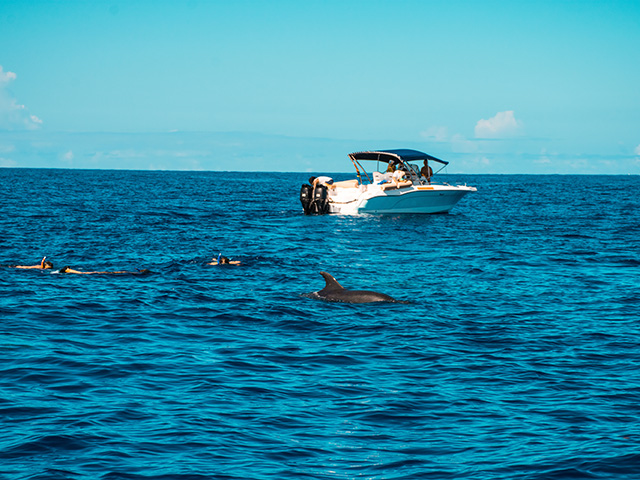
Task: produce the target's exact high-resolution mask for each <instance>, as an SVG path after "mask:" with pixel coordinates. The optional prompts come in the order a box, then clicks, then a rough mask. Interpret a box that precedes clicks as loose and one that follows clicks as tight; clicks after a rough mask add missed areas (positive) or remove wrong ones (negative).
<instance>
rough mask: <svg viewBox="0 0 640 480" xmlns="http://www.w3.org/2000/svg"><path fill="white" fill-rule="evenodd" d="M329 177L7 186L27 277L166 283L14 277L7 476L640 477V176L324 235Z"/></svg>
mask: <svg viewBox="0 0 640 480" xmlns="http://www.w3.org/2000/svg"><path fill="white" fill-rule="evenodd" d="M306 177H307V176H306V175H305V174H280V173H278V174H254V173H251V174H249V173H212V172H133V171H68V170H17V169H0V200H1V205H2V213H3V214H2V215H1V216H0V233H1V235H0V245H1V247H2V250H1V252H2V255H1V257H0V263H1V264H4V265H5V266H6V265H10V264H16V263H23V264H24V263H37V261H38V260H39V259H40V258H41V257H42V255H45V254H46V255H47V256H48V257H49V258H50V259H51V260H52V261H53V262H54V263H55V264H56V266H57V267H61V266H63V265H69V266H71V267H73V268H78V269H81V270H135V269H136V268H148V269H150V270H151V271H152V272H153V273H152V274H151V275H146V276H137V275H117V276H85V275H62V274H52V273H50V272H49V271H37V270H17V269H10V268H1V269H0V271H1V272H2V276H1V277H0V314H1V315H0V316H1V318H2V320H1V321H2V326H3V328H2V330H1V331H0V342H1V343H0V345H1V350H0V351H1V355H2V357H1V360H2V361H1V363H0V422H1V424H0V425H1V427H2V428H1V429H0V475H2V476H1V477H0V478H3V479H4V478H6V479H84V478H100V479H105V480H107V479H108V480H112V479H113V480H116V479H118V480H119V479H131V480H139V479H140V480H142V479H145V480H146V479H167V480H168V479H177V480H183V479H189V480H191V479H194V480H195V479H274V478H277V479H300V478H317V479H334V478H335V479H350V478H354V479H355V478H371V479H403V480H406V479H427V478H433V479H460V478H465V479H482V480H495V479H515V478H518V479H527V480H548V479H583V478H584V479H593V478H595V479H613V478H615V479H627V478H628V479H636V478H638V472H640V454H639V453H638V446H637V443H638V440H639V439H640V422H638V417H639V415H640V368H639V367H640V348H639V347H640V345H639V341H638V339H639V338H640V337H639V333H640V331H639V330H640V329H639V326H638V323H639V322H638V321H639V317H640V315H639V314H640V308H639V306H638V302H639V296H640V286H639V285H640V281H639V280H640V277H639V272H640V253H639V252H640V249H639V247H640V245H639V243H640V241H639V240H638V239H639V238H640V226H639V225H640V222H639V221H638V219H639V218H640V196H639V195H638V193H637V192H638V191H639V187H640V178H639V177H635V176H628V177H622V176H610V177H606V176H605V177H600V176H599V177H595V176H594V177H591V176H506V175H504V176H491V175H476V176H467V177H464V176H453V175H450V176H448V177H446V180H447V181H450V182H468V183H469V184H472V185H475V186H477V187H478V192H477V193H476V194H473V195H469V196H468V197H466V198H465V199H463V200H462V201H461V203H460V204H459V205H458V206H457V207H456V208H455V209H454V210H453V211H452V212H451V213H449V214H446V215H426V216H417V217H416V216H362V217H339V216H324V217H305V216H304V215H302V213H301V208H300V205H299V203H298V198H297V197H298V190H299V186H300V185H301V184H302V183H303V182H304V181H305V180H306ZM343 177H344V178H347V176H345V175H342V176H341V175H335V178H336V179H342V178H343ZM220 251H222V252H223V253H224V254H227V255H228V256H231V257H234V258H236V259H239V260H242V261H243V262H244V263H245V265H244V266H240V267H226V268H225V267H213V266H209V265H206V262H207V261H209V260H210V259H211V258H212V257H214V256H217V254H218V253H219V252H220ZM321 270H324V271H328V272H330V273H331V274H333V275H334V276H335V277H336V278H337V279H338V281H340V282H341V283H342V284H343V285H345V286H346V287H350V288H354V289H371V290H378V291H381V292H384V293H387V294H390V295H392V296H394V297H396V298H399V299H402V300H407V301H410V302H411V303H409V304H380V305H349V304H335V303H326V302H321V301H317V300H313V299H309V298H305V297H303V296H301V294H303V293H307V292H311V291H315V290H319V289H321V288H322V287H323V285H324V282H323V279H322V278H321V277H320V275H319V274H318V272H319V271H321Z"/></svg>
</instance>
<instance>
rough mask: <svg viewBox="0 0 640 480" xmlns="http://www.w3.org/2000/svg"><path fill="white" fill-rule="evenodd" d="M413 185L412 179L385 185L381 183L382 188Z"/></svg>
mask: <svg viewBox="0 0 640 480" xmlns="http://www.w3.org/2000/svg"><path fill="white" fill-rule="evenodd" d="M411 185H413V183H411V180H406V181H404V182H391V183H385V184H383V185H380V188H381V189H382V190H393V189H394V188H404V187H410V186H411Z"/></svg>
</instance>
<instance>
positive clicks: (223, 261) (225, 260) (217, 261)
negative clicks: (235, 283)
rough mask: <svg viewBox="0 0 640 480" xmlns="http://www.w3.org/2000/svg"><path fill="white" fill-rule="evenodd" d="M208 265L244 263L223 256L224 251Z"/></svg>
mask: <svg viewBox="0 0 640 480" xmlns="http://www.w3.org/2000/svg"><path fill="white" fill-rule="evenodd" d="M207 265H242V262H240V260H229V259H228V258H227V257H223V256H222V253H220V254H218V258H217V259H213V258H212V259H211V262H210V263H207Z"/></svg>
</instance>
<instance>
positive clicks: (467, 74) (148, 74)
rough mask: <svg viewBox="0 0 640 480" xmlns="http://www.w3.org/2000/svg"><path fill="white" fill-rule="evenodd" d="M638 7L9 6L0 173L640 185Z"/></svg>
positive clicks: (2, 22) (4, 5)
mask: <svg viewBox="0 0 640 480" xmlns="http://www.w3.org/2000/svg"><path fill="white" fill-rule="evenodd" d="M639 52H640V2H639V1H637V0H634V1H622V0H608V1H606V2H604V1H590V0H583V1H567V0H553V1H542V0H531V1H526V2H525V1H510V2H506V1H491V0H487V1H457V0H447V1H445V0H442V1H440V0H433V1H430V0H420V1H411V0H395V1H376V0H369V1H352V0H339V1H334V0H325V1H313V0H309V1H301V0H295V1H294V0H291V1H289V0H272V1H266V0H264V1H248V0H247V1H243V0H234V1H229V0H228V1H203V0H187V1H163V0H155V1H136V0H127V1H123V0H112V1H100V0H97V1H91V2H87V1H64V0H57V1H32V0H0V166H2V167H39V168H40V167H45V168H136V169H169V170H253V171H256V170H257V171H319V172H321V171H331V172H335V171H350V170H351V165H350V162H349V160H348V158H347V154H348V153H350V152H352V151H361V150H370V149H385V148H415V149H418V150H422V151H426V152H427V153H430V154H432V155H434V156H436V157H439V158H443V159H446V160H449V161H450V162H451V163H450V166H449V167H448V171H449V172H450V173H470V174H474V173H498V174H511V173H532V174H538V173H559V174H567V173H587V174H640V53H639Z"/></svg>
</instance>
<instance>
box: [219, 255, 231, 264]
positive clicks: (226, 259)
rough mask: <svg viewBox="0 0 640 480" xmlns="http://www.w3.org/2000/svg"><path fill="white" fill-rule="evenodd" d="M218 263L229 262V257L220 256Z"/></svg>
mask: <svg viewBox="0 0 640 480" xmlns="http://www.w3.org/2000/svg"><path fill="white" fill-rule="evenodd" d="M219 263H220V265H225V264H228V263H229V259H228V258H227V257H221V258H220V262H219Z"/></svg>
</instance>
